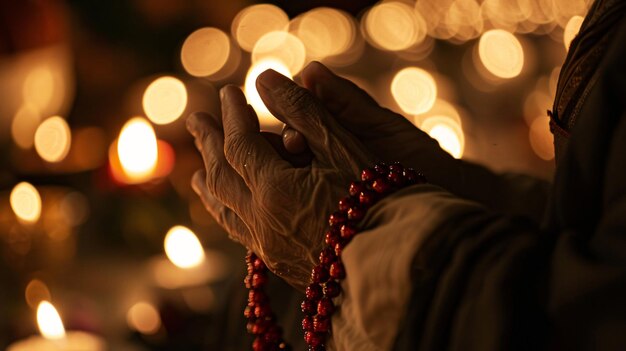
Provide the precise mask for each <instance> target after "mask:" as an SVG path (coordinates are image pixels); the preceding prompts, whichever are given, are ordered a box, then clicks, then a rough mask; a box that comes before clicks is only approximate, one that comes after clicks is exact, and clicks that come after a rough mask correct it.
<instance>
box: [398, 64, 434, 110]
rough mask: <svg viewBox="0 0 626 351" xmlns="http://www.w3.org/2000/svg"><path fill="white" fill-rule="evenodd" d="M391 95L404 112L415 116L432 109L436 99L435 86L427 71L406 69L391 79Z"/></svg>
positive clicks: (412, 68)
mask: <svg viewBox="0 0 626 351" xmlns="http://www.w3.org/2000/svg"><path fill="white" fill-rule="evenodd" d="M391 95H392V96H393V98H394V99H395V101H396V102H397V103H398V105H399V106H400V108H401V109H402V110H403V111H404V112H406V113H409V114H413V115H416V114H420V113H424V112H426V111H428V110H430V108H431V107H433V104H434V103H435V100H436V99H437V84H436V83H435V79H434V78H433V76H432V75H431V74H430V73H428V72H427V71H425V70H423V69H421V68H417V67H407V68H404V69H402V70H400V71H399V72H398V73H396V75H395V76H394V77H393V80H392V81H391Z"/></svg>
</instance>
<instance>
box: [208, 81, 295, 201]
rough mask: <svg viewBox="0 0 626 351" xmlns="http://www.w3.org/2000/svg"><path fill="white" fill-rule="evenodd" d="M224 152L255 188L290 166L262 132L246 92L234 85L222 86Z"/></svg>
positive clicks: (251, 186) (249, 184)
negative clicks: (248, 102)
mask: <svg viewBox="0 0 626 351" xmlns="http://www.w3.org/2000/svg"><path fill="white" fill-rule="evenodd" d="M221 95H222V124H223V125H224V155H225V157H226V160H227V161H228V163H229V164H230V166H231V167H232V168H233V169H234V170H235V171H237V173H238V174H239V175H240V176H241V177H242V178H243V180H244V181H245V183H246V184H247V185H248V186H249V187H250V188H251V189H252V191H253V192H254V191H255V189H256V188H258V187H259V184H260V183H263V182H267V181H268V180H269V179H270V178H268V177H270V176H272V175H274V174H276V173H277V172H280V171H281V170H283V169H287V168H290V167H289V164H288V163H287V162H286V161H285V160H283V159H282V158H281V157H280V156H279V155H278V153H276V151H275V150H274V149H273V148H272V146H271V145H270V144H269V143H268V142H267V141H266V140H265V139H264V138H263V136H262V135H261V133H260V132H259V128H258V122H255V120H256V116H255V115H252V111H251V110H250V108H249V105H248V104H247V102H246V98H245V96H244V95H243V92H242V91H241V90H240V89H239V88H237V87H235V86H232V85H229V86H226V87H224V88H222V90H221Z"/></svg>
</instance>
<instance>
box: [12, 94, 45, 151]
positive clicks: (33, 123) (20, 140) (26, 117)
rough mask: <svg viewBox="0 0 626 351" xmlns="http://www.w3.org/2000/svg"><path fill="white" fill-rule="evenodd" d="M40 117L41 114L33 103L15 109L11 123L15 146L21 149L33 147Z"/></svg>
mask: <svg viewBox="0 0 626 351" xmlns="http://www.w3.org/2000/svg"><path fill="white" fill-rule="evenodd" d="M40 119H41V116H40V114H39V112H38V110H37V109H36V108H35V107H34V106H33V105H30V104H24V105H22V106H21V107H20V108H19V109H18V110H17V112H16V113H15V116H13V122H12V123H11V136H12V137H13V141H15V144H16V145H17V146H19V147H20V148H22V149H30V148H31V147H33V143H34V140H35V131H36V130H37V127H38V126H39V122H40Z"/></svg>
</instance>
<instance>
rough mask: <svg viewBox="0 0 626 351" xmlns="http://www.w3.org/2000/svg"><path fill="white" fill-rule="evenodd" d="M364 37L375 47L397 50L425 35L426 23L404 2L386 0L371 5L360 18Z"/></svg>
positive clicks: (412, 43) (418, 40)
mask: <svg viewBox="0 0 626 351" xmlns="http://www.w3.org/2000/svg"><path fill="white" fill-rule="evenodd" d="M362 26H363V27H362V28H363V31H364V34H365V37H366V39H367V40H368V41H369V42H370V43H371V44H372V45H373V46H375V47H377V48H380V49H383V50H389V51H399V50H404V49H408V48H409V47H411V46H413V45H415V44H417V43H419V42H421V41H422V40H424V38H425V37H426V32H427V31H426V23H425V22H424V21H423V20H422V18H421V16H419V17H418V16H417V13H416V12H415V11H414V9H413V8H412V7H411V6H409V5H408V4H406V3H404V2H398V1H388V2H382V3H379V4H378V5H375V6H374V7H372V8H371V9H370V10H369V11H368V12H367V14H366V15H365V17H364V18H363V20H362Z"/></svg>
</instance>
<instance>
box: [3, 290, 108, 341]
mask: <svg viewBox="0 0 626 351" xmlns="http://www.w3.org/2000/svg"><path fill="white" fill-rule="evenodd" d="M37 325H38V326H39V331H40V333H41V335H33V336H31V337H29V338H27V339H24V340H19V341H17V342H15V343H13V344H11V345H9V347H8V348H7V351H103V350H105V348H106V346H105V343H104V340H103V339H102V338H100V337H98V336H96V335H93V334H90V333H87V332H82V331H68V332H66V331H65V327H63V322H62V321H61V317H60V316H59V313H58V312H57V310H56V309H55V308H54V306H53V305H52V304H51V303H50V302H48V301H42V302H41V303H40V304H39V306H38V307H37Z"/></svg>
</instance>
